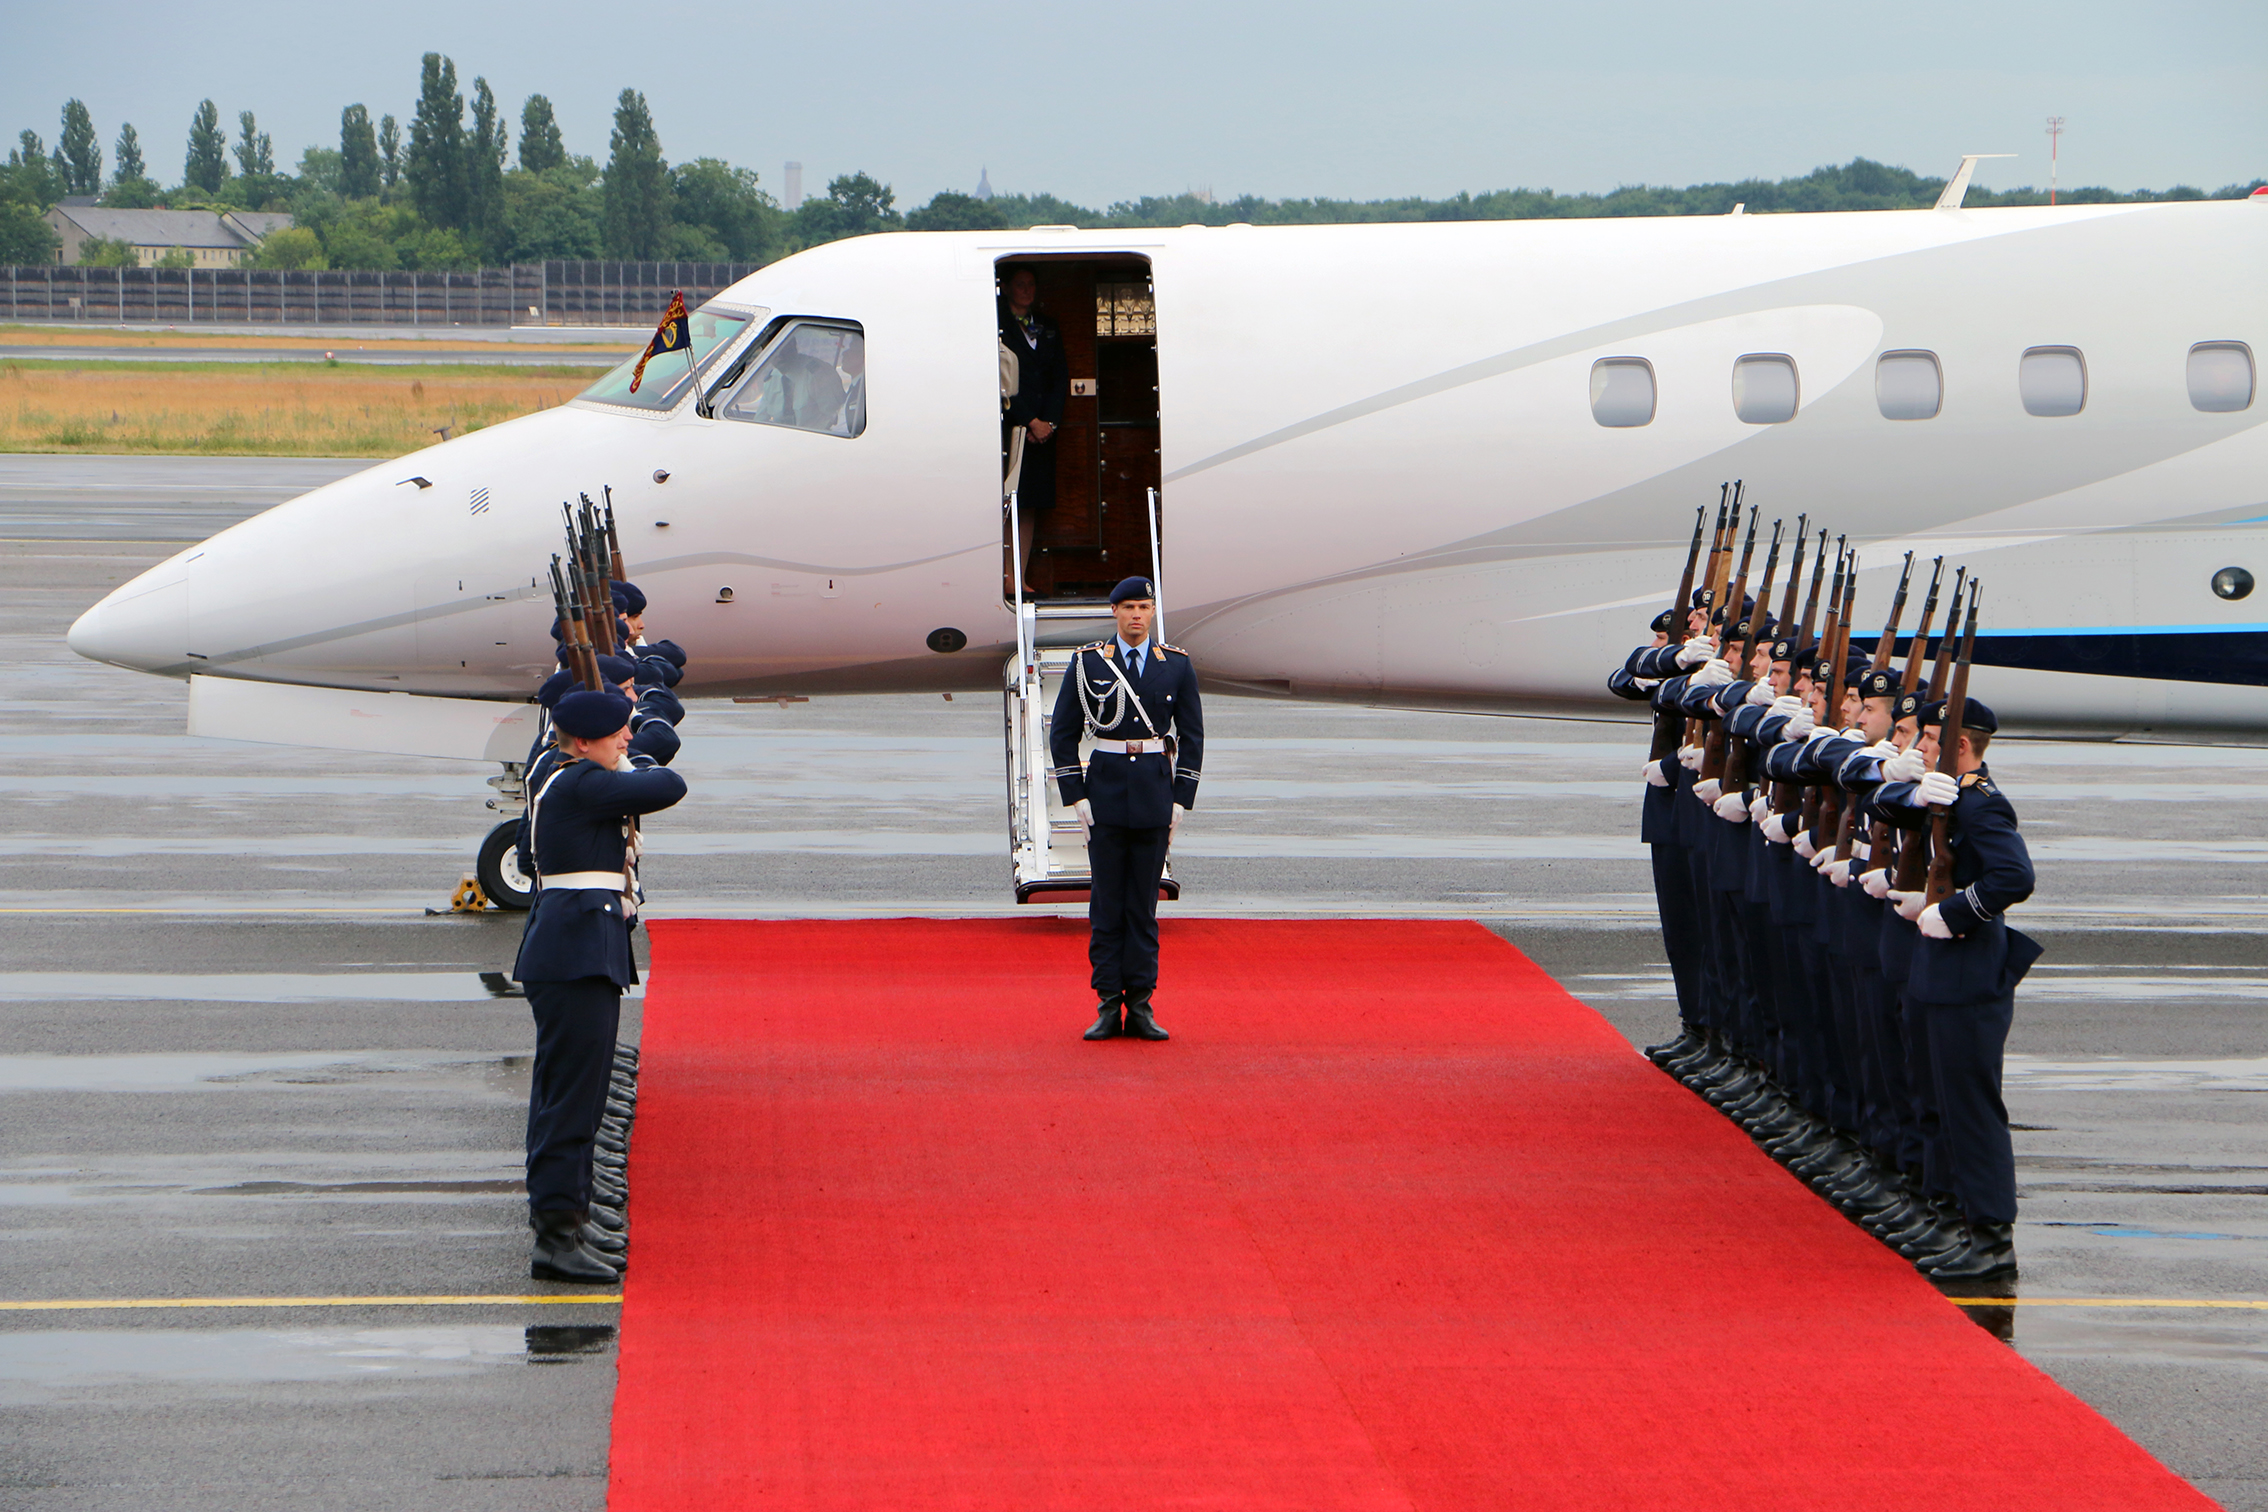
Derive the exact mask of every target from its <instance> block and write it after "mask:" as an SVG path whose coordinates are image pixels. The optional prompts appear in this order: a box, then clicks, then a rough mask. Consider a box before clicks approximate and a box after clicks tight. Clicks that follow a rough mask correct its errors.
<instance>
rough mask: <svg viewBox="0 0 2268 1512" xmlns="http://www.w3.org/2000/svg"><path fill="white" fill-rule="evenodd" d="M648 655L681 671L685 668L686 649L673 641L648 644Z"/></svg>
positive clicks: (650, 642) (649, 642)
mask: <svg viewBox="0 0 2268 1512" xmlns="http://www.w3.org/2000/svg"><path fill="white" fill-rule="evenodd" d="M646 655H648V656H658V657H660V658H661V659H662V660H663V661H666V662H668V663H669V664H670V665H671V666H673V667H676V668H678V669H679V670H681V671H682V670H683V669H684V666H685V648H684V647H683V646H680V645H679V644H678V643H677V642H675V641H673V640H658V641H648V642H646Z"/></svg>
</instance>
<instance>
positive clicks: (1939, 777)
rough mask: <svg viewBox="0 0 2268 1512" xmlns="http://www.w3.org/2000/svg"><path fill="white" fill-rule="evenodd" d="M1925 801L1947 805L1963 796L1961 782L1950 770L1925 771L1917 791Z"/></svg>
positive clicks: (1916, 794) (1917, 795) (1916, 793)
mask: <svg viewBox="0 0 2268 1512" xmlns="http://www.w3.org/2000/svg"><path fill="white" fill-rule="evenodd" d="M1914 796H1916V797H1918V798H1919V799H1921V801H1922V802H1924V803H1930V804H1937V805H1940V806H1942V805H1946V804H1950V803H1952V801H1953V800H1954V799H1956V798H1958V797H1960V796H1961V784H1960V782H1959V781H1957V780H1956V779H1955V778H1954V776H1953V774H1952V773H1950V772H1924V773H1922V779H1921V786H1920V787H1919V789H1918V790H1917V791H1916V792H1915V795H1914Z"/></svg>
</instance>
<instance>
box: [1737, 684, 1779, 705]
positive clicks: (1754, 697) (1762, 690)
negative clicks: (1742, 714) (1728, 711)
mask: <svg viewBox="0 0 2268 1512" xmlns="http://www.w3.org/2000/svg"><path fill="white" fill-rule="evenodd" d="M1771 701H1772V685H1771V684H1770V683H1768V682H1765V681H1763V680H1762V679H1759V680H1757V681H1756V682H1753V683H1751V684H1749V687H1748V696H1747V697H1746V698H1744V699H1742V700H1741V702H1742V703H1752V704H1768V703H1770V702H1771Z"/></svg>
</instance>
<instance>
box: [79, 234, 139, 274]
mask: <svg viewBox="0 0 2268 1512" xmlns="http://www.w3.org/2000/svg"><path fill="white" fill-rule="evenodd" d="M140 263H141V259H140V258H138V257H136V256H135V255H134V244H133V243H132V242H127V241H113V240H112V239H111V238H109V237H107V236H90V237H88V238H86V239H85V240H84V241H82V242H80V243H79V266H80V267H82V268H132V267H137V266H139V265H140Z"/></svg>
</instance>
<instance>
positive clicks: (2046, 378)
mask: <svg viewBox="0 0 2268 1512" xmlns="http://www.w3.org/2000/svg"><path fill="white" fill-rule="evenodd" d="M2016 387H2017V389H2018V390H2019V391H2020V392H2021V393H2022V394H2023V396H2024V412H2025V413H2026V414H2029V415H2048V416H2054V415H2076V414H2078V413H2079V412H2080V411H2081V410H2083V409H2085V408H2086V407H2087V362H2086V359H2085V358H2083V357H2081V356H2080V355H2079V349H2078V348H2077V347H2033V348H2032V349H2031V350H2030V351H2028V352H2026V353H2025V354H2024V360H2023V361H2022V362H2021V363H2019V364H2017V368H2016Z"/></svg>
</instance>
